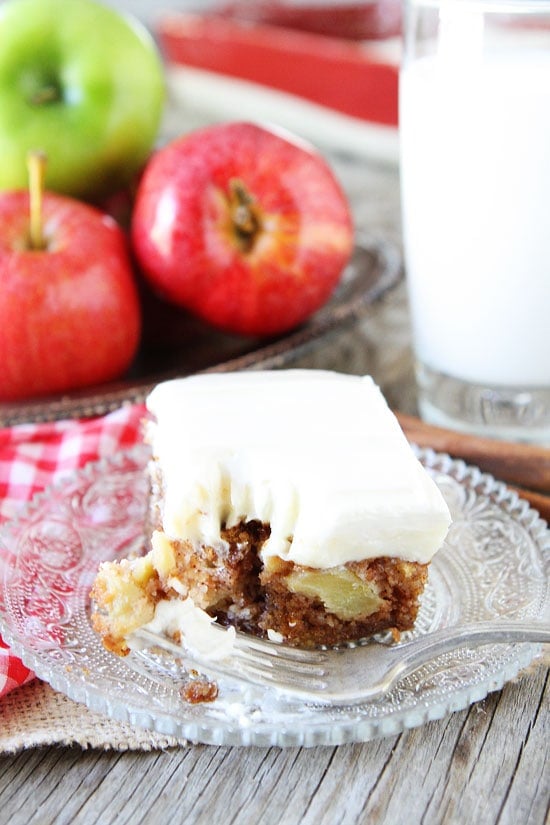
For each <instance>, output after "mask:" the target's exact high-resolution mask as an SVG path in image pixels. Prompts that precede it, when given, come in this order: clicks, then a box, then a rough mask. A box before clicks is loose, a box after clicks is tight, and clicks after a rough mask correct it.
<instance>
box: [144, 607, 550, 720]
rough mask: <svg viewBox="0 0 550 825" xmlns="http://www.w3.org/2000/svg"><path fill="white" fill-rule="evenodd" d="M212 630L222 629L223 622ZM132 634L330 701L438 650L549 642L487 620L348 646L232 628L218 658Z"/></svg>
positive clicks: (382, 689)
mask: <svg viewBox="0 0 550 825" xmlns="http://www.w3.org/2000/svg"><path fill="white" fill-rule="evenodd" d="M212 628H216V631H217V632H220V633H225V632H226V631H225V630H224V629H223V628H219V630H218V628H217V627H216V626H215V625H212ZM133 635H134V638H137V639H139V640H140V641H141V642H142V643H143V644H145V645H147V646H148V647H158V648H161V649H162V650H164V651H167V652H169V653H171V654H173V655H174V656H176V657H178V658H180V659H182V658H183V659H185V660H189V659H190V658H191V660H192V662H193V663H196V664H197V665H199V667H200V670H201V671H202V672H203V673H205V674H206V675H207V676H210V677H213V678H219V677H224V676H225V677H231V678H233V679H239V680H242V681H244V682H248V683H252V684H256V685H263V686H268V687H272V688H276V689H277V690H279V691H282V692H283V693H285V694H288V695H289V696H295V697H298V698H301V699H307V700H309V701H317V702H318V701H321V702H329V703H334V704H337V703H338V704H357V703H359V702H365V701H373V700H374V699H377V698H379V697H381V696H383V695H384V694H385V693H387V692H388V691H389V690H390V689H391V688H392V687H393V686H394V685H395V684H396V682H398V681H399V680H400V679H402V678H403V677H404V676H407V675H408V674H409V673H412V672H413V671H415V670H417V668H419V667H421V666H422V665H425V664H427V663H428V662H430V661H432V660H433V659H435V658H436V657H437V656H440V655H441V654H443V653H448V652H449V651H453V650H457V649H458V648H461V647H477V646H479V645H483V644H494V643H514V642H542V643H548V642H550V626H549V624H548V623H542V622H535V621H490V622H478V623H476V624H469V625H456V626H453V627H446V628H443V629H441V630H436V631H434V632H433V633H427V634H426V635H424V636H419V637H417V638H416V639H413V640H412V641H409V642H403V643H394V644H385V643H382V642H376V641H370V642H368V643H366V644H361V645H356V646H354V647H348V646H346V647H343V648H328V649H322V650H319V649H314V650H304V649H302V648H293V647H289V646H287V645H282V644H277V643H275V642H269V641H264V640H262V639H256V638H254V637H251V636H248V635H245V634H243V633H238V634H237V636H236V639H235V644H234V647H233V650H232V651H231V654H230V655H229V656H227V657H226V658H225V659H221V660H219V661H215V660H209V659H208V658H207V657H202V656H199V655H198V654H196V653H193V654H192V655H191V654H189V652H188V651H187V650H186V649H185V648H184V647H182V646H180V645H178V644H175V643H174V642H172V641H170V639H167V638H166V637H164V636H161V635H159V634H156V633H152V632H151V631H149V630H144V629H141V630H138V631H136V633H135V634H133Z"/></svg>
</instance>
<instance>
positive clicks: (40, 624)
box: [0, 447, 550, 746]
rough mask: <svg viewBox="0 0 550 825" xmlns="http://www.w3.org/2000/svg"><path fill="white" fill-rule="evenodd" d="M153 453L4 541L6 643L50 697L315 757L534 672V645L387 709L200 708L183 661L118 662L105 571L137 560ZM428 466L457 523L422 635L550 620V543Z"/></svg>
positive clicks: (473, 489)
mask: <svg viewBox="0 0 550 825" xmlns="http://www.w3.org/2000/svg"><path fill="white" fill-rule="evenodd" d="M147 455H148V454H147V451H146V449H145V448H143V447H138V448H136V449H135V450H133V451H131V452H129V453H124V454H119V455H117V456H116V457H114V458H113V459H111V460H109V461H103V462H100V463H97V464H91V465H89V466H88V467H87V468H85V469H84V470H83V471H80V472H78V473H77V474H76V475H75V476H73V477H71V478H70V479H67V480H65V481H64V482H63V483H62V484H60V485H58V486H56V487H53V488H50V489H48V490H47V491H46V492H45V493H44V494H42V495H40V496H38V497H37V498H36V499H35V500H34V501H33V502H32V503H31V504H30V505H29V506H28V507H27V508H26V509H25V510H24V512H23V513H22V515H21V516H20V517H19V518H18V519H17V520H16V521H14V522H12V523H11V524H9V525H8V526H7V527H5V528H4V530H3V531H2V534H1V544H2V547H1V548H0V557H1V562H0V582H1V590H0V632H1V634H2V636H3V638H4V639H5V640H6V642H8V643H9V644H10V645H11V647H12V648H13V650H14V651H15V653H17V655H19V656H20V657H21V658H22V660H23V661H24V663H25V664H26V665H27V666H28V667H30V668H32V669H33V670H34V671H35V673H36V674H37V675H38V676H39V677H40V678H42V679H44V680H45V681H47V682H49V683H50V684H51V685H52V687H54V688H55V689H57V690H60V691H62V692H63V693H65V694H67V696H69V697H70V698H72V699H75V700H76V701H78V702H84V703H85V704H86V705H88V707H90V708H91V709H93V710H96V711H100V712H103V713H106V714H108V715H109V716H111V717H113V718H115V719H119V720H123V721H127V722H130V723H133V724H136V725H140V726H142V727H145V728H149V729H153V730H156V731H158V732H160V733H163V734H171V735H174V736H177V737H180V738H183V739H188V740H191V741H193V742H203V743H212V744H223V745H261V746H268V745H278V746H302V745H306V746H311V745H323V744H331V745H334V744H340V743H344V742H359V741H365V740H368V739H372V738H375V737H378V736H387V735H393V734H396V733H398V732H400V731H402V730H403V729H405V728H410V727H415V726H417V725H420V724H422V723H424V722H426V721H427V720H430V719H438V718H441V717H443V716H445V715H446V714H449V713H451V712H453V711H456V710H460V709H462V708H464V707H466V706H467V705H469V704H470V703H472V702H475V701H477V700H479V699H482V698H483V697H484V696H486V694H487V693H488V692H489V691H492V690H497V689H498V688H500V687H501V686H502V685H503V684H504V683H505V682H506V681H507V680H509V679H511V678H513V677H514V676H515V675H516V674H517V673H518V672H519V670H520V669H522V668H524V667H526V666H527V665H528V664H529V663H530V662H531V661H532V659H533V658H534V656H535V655H536V654H537V652H538V650H539V648H538V646H536V645H532V644H515V645H484V646H483V647H480V648H478V649H467V648H466V649H463V650H461V651H459V652H456V653H451V654H446V655H445V656H441V657H439V658H438V659H437V660H435V661H434V662H432V663H430V664H429V665H426V666H425V667H423V668H421V669H420V670H418V671H417V672H415V673H414V674H413V675H411V676H408V677H407V678H405V679H403V680H402V681H401V682H399V683H398V685H397V686H396V687H395V689H393V690H392V691H391V692H390V693H389V694H387V695H386V696H385V697H384V698H383V699H381V700H378V701H375V702H370V703H369V702H365V703H364V704H360V705H358V706H354V707H344V706H331V705H325V704H317V703H315V702H311V703H303V702H299V701H296V700H292V699H289V698H286V697H285V696H283V695H280V694H278V693H276V692H274V691H273V690H272V689H268V688H260V687H256V686H253V687H251V686H243V685H242V684H241V683H239V682H238V681H236V680H235V681H232V680H220V682H219V696H218V698H217V699H216V701H215V702H212V703H203V704H199V705H191V704H188V703H186V702H185V701H184V700H183V699H182V697H181V695H180V689H181V686H182V684H183V682H184V680H185V677H186V671H185V670H184V664H183V663H182V662H181V660H175V659H172V658H171V657H170V656H168V655H153V654H151V653H147V652H143V651H142V652H140V653H131V654H130V655H129V656H127V657H125V658H119V657H117V656H114V655H113V654H111V653H108V652H107V651H106V650H105V649H104V648H103V646H102V645H101V643H100V641H99V638H98V637H97V635H96V634H95V632H94V631H93V629H92V627H91V624H90V600H89V596H88V594H89V591H90V587H91V584H92V581H93V579H94V576H95V574H96V570H97V567H98V564H99V563H100V561H102V560H104V559H110V558H115V557H119V556H126V555H128V554H129V553H132V552H139V551H140V550H141V549H142V547H143V544H144V540H145V539H144V529H145V519H146V512H147V496H148V486H147V480H146V476H145V473H144V466H145V462H146V460H147ZM419 456H420V458H421V460H422V461H423V463H424V465H425V466H426V467H427V468H428V470H429V472H430V473H432V474H433V476H434V478H435V480H436V482H437V484H438V485H439V487H440V488H441V490H442V492H443V494H444V496H445V498H446V500H447V502H448V503H449V506H450V509H451V511H452V514H453V519H454V522H453V525H452V527H451V530H450V533H449V536H448V539H447V541H446V543H445V545H444V547H443V548H442V549H441V551H440V552H439V553H438V554H437V555H436V557H435V559H434V561H433V563H432V565H431V568H430V576H429V582H428V585H427V587H426V590H425V593H424V596H423V599H422V605H421V609H420V613H419V617H418V621H417V625H416V628H415V630H414V632H413V633H410V634H404V635H405V637H407V638H409V637H411V636H413V635H417V634H424V633H429V632H430V631H432V630H434V629H436V628H438V627H441V626H444V625H449V624H454V623H458V622H462V621H464V622H473V621H476V620H482V619H493V618H495V617H498V616H502V617H506V618H508V619H510V618H518V619H520V618H525V619H527V618H538V619H542V618H544V617H546V616H548V604H549V596H548V578H549V577H548V573H549V567H550V552H549V550H550V531H549V530H548V529H547V526H546V524H545V522H543V521H542V520H541V519H540V518H539V517H538V515H537V513H536V512H535V511H533V510H531V509H530V508H529V507H528V505H527V504H526V502H524V501H521V500H520V499H519V498H518V496H517V495H516V494H515V493H514V492H512V491H510V490H508V488H506V487H505V486H504V485H503V484H502V483H500V482H497V481H495V480H494V479H493V478H492V477H491V476H488V475H483V474H482V473H481V472H480V471H479V470H477V469H475V468H472V467H468V466H466V465H465V464H464V463H463V462H461V461H453V460H451V459H450V458H449V457H448V456H442V455H438V454H436V453H433V452H432V451H419Z"/></svg>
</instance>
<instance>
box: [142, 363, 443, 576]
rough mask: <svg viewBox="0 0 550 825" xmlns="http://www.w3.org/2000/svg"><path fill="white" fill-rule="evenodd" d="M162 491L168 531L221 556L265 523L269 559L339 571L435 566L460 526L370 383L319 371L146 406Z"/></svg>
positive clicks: (230, 383) (276, 374) (207, 380)
mask: <svg viewBox="0 0 550 825" xmlns="http://www.w3.org/2000/svg"><path fill="white" fill-rule="evenodd" d="M147 407H148V410H149V412H150V413H151V416H152V421H153V423H152V424H151V427H150V432H149V437H150V441H151V447H152V451H153V455H154V457H155V458H156V459H157V460H158V462H159V465H160V469H161V472H162V475H163V482H164V503H163V512H162V519H163V530H164V532H165V533H166V535H167V536H169V537H170V538H179V539H187V540H189V541H191V542H196V543H205V544H211V545H214V546H219V544H220V542H221V541H222V539H221V536H220V530H221V528H222V525H224V524H225V525H226V526H228V527H230V526H232V525H234V524H236V523H238V522H240V521H241V520H244V521H249V520H251V519H258V520H259V521H261V522H264V523H268V524H269V525H270V527H271V535H270V537H269V539H268V540H267V541H266V543H265V544H264V547H263V551H262V552H263V555H264V557H267V556H273V555H275V556H279V557H280V558H283V559H287V560H290V561H293V562H295V563H297V564H301V565H305V566H309V567H314V568H325V567H336V566H338V565H342V564H345V563H347V562H351V561H361V560H363V559H368V558H375V557H378V556H389V557H394V558H395V557H396V558H400V559H404V560H407V561H416V562H421V563H426V562H429V561H430V560H431V558H432V557H433V555H434V554H435V552H436V551H437V550H438V548H439V547H440V546H441V544H442V543H443V541H444V539H445V536H446V533H447V530H448V527H449V524H450V521H451V518H450V514H449V510H448V507H447V505H446V503H445V501H444V499H443V496H442V495H441V492H440V491H439V489H438V487H437V486H436V484H435V482H434V481H433V479H432V478H431V477H430V476H429V475H428V473H427V472H426V470H425V469H424V468H423V467H422V465H421V464H420V462H419V461H418V459H417V458H416V456H415V455H414V453H413V452H412V450H411V448H410V446H409V444H408V442H407V440H406V438H405V436H404V434H403V432H402V430H401V428H400V426H399V424H398V422H397V419H396V418H395V416H394V415H393V413H392V412H391V411H390V409H389V408H388V406H387V404H386V401H385V399H384V397H383V396H382V393H381V392H380V390H379V389H378V387H377V386H376V385H375V383H374V382H373V380H372V379H371V378H370V377H369V376H352V375H344V374H341V373H333V372H327V371H322V370H287V371H269V372H266V371H264V372H262V371H251V372H239V373H220V374H204V375H196V376H192V377H189V378H183V379H176V380H174V381H167V382H165V383H162V384H159V385H158V386H157V387H155V389H154V390H153V391H152V393H151V394H150V395H149V398H148V400H147Z"/></svg>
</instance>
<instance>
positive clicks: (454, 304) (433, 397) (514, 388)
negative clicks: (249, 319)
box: [399, 0, 550, 443]
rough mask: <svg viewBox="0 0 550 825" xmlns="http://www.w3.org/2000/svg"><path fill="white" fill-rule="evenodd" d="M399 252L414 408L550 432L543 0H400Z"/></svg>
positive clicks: (488, 429) (454, 422) (548, 141)
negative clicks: (401, 245)
mask: <svg viewBox="0 0 550 825" xmlns="http://www.w3.org/2000/svg"><path fill="white" fill-rule="evenodd" d="M403 28H404V32H403V35H404V37H403V40H404V47H403V52H404V53H403V62H402V69H401V76H400V114H399V116H400V140H401V166H400V169H401V182H402V215H403V233H404V250H405V266H406V277H407V286H408V295H409V301H410V310H411V320H412V330H413V347H414V352H415V358H416V376H417V385H418V402H419V409H420V413H421V416H422V417H423V418H424V419H426V420H428V421H430V422H432V423H435V424H439V425H443V426H447V427H451V428H453V429H456V430H462V431H469V432H477V433H481V434H485V435H489V436H495V437H502V438H508V439H514V440H525V441H533V442H539V443H548V442H550V0H406V2H405V16H404V24H403Z"/></svg>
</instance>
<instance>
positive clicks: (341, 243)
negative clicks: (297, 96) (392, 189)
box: [132, 123, 353, 336]
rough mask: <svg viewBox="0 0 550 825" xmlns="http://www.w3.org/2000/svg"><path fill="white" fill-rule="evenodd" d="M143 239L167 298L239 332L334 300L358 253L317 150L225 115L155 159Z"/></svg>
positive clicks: (270, 329)
mask: <svg viewBox="0 0 550 825" xmlns="http://www.w3.org/2000/svg"><path fill="white" fill-rule="evenodd" d="M243 213H244V221H243V222H241V223H239V217H240V218H242V216H243ZM132 243H133V248H134V251H135V254H136V257H137V260H138V262H139V264H140V267H141V268H142V271H143V273H144V275H145V277H146V278H147V279H148V280H149V282H150V283H151V285H152V286H153V288H154V289H156V291H157V292H158V293H159V294H160V295H162V296H164V297H165V298H166V299H167V300H169V301H171V302H173V303H175V304H178V305H180V306H183V307H185V308H186V309H189V310H191V311H192V312H194V313H196V314H197V315H198V316H200V317H201V318H203V319H204V320H206V321H207V322H209V323H211V324H212V325H213V326H215V327H218V328H220V329H223V330H225V331H227V332H231V333H237V334H241V335H250V336H271V335H276V334H278V333H282V332H285V331H287V330H290V329H292V328H294V327H296V326H298V325H299V324H301V323H302V322H303V321H305V320H306V319H307V318H308V317H309V316H310V315H311V314H313V312H315V311H316V310H317V309H319V308H320V307H321V306H322V305H323V304H324V303H325V302H326V301H327V300H328V299H329V297H330V295H331V294H332V292H333V291H334V289H335V287H336V285H337V283H338V282H339V280H340V277H341V275H342V272H343V270H344V268H345V266H346V264H347V262H348V261H349V258H350V256H351V252H352V248H353V224H352V217H351V213H350V209H349V205H348V203H347V200H346V197H345V196H344V194H343V192H342V190H341V188H340V185H339V183H338V181H337V180H336V178H335V177H334V174H333V173H332V171H331V169H330V168H329V166H328V164H327V163H326V161H325V160H324V159H323V157H322V156H321V155H320V154H319V153H317V152H316V151H315V150H314V149H313V148H312V147H310V146H309V145H307V144H305V143H302V142H300V141H298V140H294V139H292V136H289V135H287V134H286V133H279V132H274V131H271V130H269V129H267V128H264V127H262V126H258V125H256V124H252V123H225V124H220V125H216V126H211V127H206V128H204V129H200V130H197V131H195V132H193V133H191V134H189V135H185V136H183V137H181V138H178V139H176V140H175V141H173V142H172V143H170V144H169V145H168V146H166V147H164V148H163V149H160V150H159V151H158V152H157V153H156V154H155V155H154V156H153V157H152V159H151V160H150V161H149V163H148V165H147V168H146V169H145V172H144V175H143V177H142V179H141V182H140V185H139V188H138V192H137V197H136V202H135V207H134V213H133V218H132Z"/></svg>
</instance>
